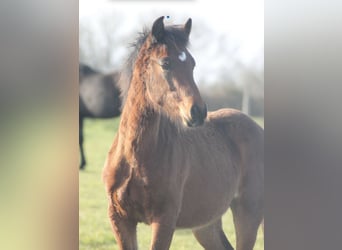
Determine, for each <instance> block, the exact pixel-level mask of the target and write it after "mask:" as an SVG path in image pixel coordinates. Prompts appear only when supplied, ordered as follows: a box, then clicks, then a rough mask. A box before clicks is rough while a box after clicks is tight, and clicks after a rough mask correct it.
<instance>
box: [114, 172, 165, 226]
mask: <svg viewBox="0 0 342 250" xmlns="http://www.w3.org/2000/svg"><path fill="white" fill-rule="evenodd" d="M141 172H143V173H141ZM141 172H139V173H134V174H133V175H132V176H131V178H130V179H129V180H127V182H126V184H125V185H123V186H122V187H120V188H119V189H118V190H117V193H118V195H119V197H120V198H119V205H120V207H121V208H122V209H123V210H124V211H125V213H127V215H128V216H129V217H131V218H133V219H134V220H137V221H139V222H144V223H147V224H150V223H151V222H152V218H153V217H154V216H155V214H156V213H157V212H158V211H159V210H160V209H161V208H160V204H161V203H162V199H163V198H164V197H165V195H166V193H167V192H165V190H166V188H167V186H168V185H169V184H168V183H166V181H165V180H164V181H163V178H162V177H161V175H159V174H158V172H159V171H156V172H155V173H154V175H150V173H145V171H141Z"/></svg>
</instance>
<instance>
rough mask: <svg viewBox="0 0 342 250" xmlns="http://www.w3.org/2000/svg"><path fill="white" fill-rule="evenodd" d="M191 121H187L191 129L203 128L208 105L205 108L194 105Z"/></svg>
mask: <svg viewBox="0 0 342 250" xmlns="http://www.w3.org/2000/svg"><path fill="white" fill-rule="evenodd" d="M190 114H191V119H190V120H188V121H187V125H188V126H189V127H197V126H201V125H203V123H204V120H205V118H206V117H207V105H204V108H202V109H201V108H200V107H199V106H198V105H196V104H194V105H193V106H192V107H191V110H190Z"/></svg>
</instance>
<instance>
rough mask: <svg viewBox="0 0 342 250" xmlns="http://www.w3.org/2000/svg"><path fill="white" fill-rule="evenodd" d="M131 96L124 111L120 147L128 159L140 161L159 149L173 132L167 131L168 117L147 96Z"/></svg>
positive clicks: (120, 128) (120, 130)
mask: <svg viewBox="0 0 342 250" xmlns="http://www.w3.org/2000/svg"><path fill="white" fill-rule="evenodd" d="M140 94H141V93H140ZM131 97H132V98H128V99H127V101H126V104H125V106H124V109H123V112H122V117H121V123H120V127H119V144H120V146H119V147H120V150H123V151H124V152H123V153H124V155H125V157H126V158H128V160H132V161H136V160H138V161H139V159H146V158H148V156H149V155H150V154H153V153H154V152H155V151H156V150H158V148H159V147H160V145H159V144H160V142H161V141H162V140H167V138H166V137H171V134H169V133H167V132H166V131H165V130H169V127H168V124H167V122H166V121H165V119H166V118H165V117H163V116H162V115H161V114H160V113H159V112H158V111H157V110H156V109H155V108H153V105H151V104H150V103H149V102H148V101H147V99H146V97H143V96H140V97H139V96H136V95H131ZM161 137H162V138H161Z"/></svg>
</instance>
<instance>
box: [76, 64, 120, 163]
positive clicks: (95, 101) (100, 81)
mask: <svg viewBox="0 0 342 250" xmlns="http://www.w3.org/2000/svg"><path fill="white" fill-rule="evenodd" d="M118 78H119V73H117V72H113V73H109V74H103V73H100V72H98V71H96V70H94V69H93V68H91V67H90V66H88V65H85V64H82V63H80V64H79V116H78V117H79V145H80V154H81V162H80V169H84V168H85V165H86V158H85V155H84V150H83V142H84V136H83V123H84V118H112V117H116V116H119V115H120V113H121V100H120V89H119V87H118V85H117V82H118Z"/></svg>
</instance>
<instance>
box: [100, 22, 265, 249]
mask: <svg viewBox="0 0 342 250" xmlns="http://www.w3.org/2000/svg"><path fill="white" fill-rule="evenodd" d="M190 28H191V20H189V21H188V22H187V23H186V25H185V26H184V27H179V26H177V27H171V28H168V29H164V26H163V23H162V18H159V19H157V20H156V22H155V23H154V25H153V27H152V32H151V33H146V34H145V35H144V36H143V37H142V38H141V39H140V42H139V43H138V46H137V52H139V53H136V54H135V56H134V57H133V58H131V61H130V63H129V64H131V65H132V69H131V72H129V75H130V76H129V77H127V78H126V80H128V81H129V82H130V84H129V88H127V93H126V98H125V99H126V101H125V105H124V108H123V113H122V116H121V123H120V126H119V131H118V133H117V136H116V138H115V140H114V143H113V145H112V148H111V150H110V152H109V154H108V158H107V161H106V164H105V168H104V172H103V177H104V181H105V184H106V190H107V193H108V197H109V216H110V219H111V223H112V227H113V231H114V234H115V237H116V239H117V242H118V245H119V247H120V249H126V250H128V249H132V250H133V249H137V241H136V225H137V223H138V222H145V223H147V224H150V225H152V234H153V235H152V240H151V249H153V250H164V249H168V248H169V246H170V244H171V239H172V235H173V232H174V230H175V229H176V228H191V229H192V230H193V232H194V235H195V237H196V238H197V240H198V241H199V243H200V244H201V245H202V246H203V247H204V248H205V249H210V250H216V249H218V250H221V249H222V250H223V249H233V248H232V246H231V245H230V243H229V241H228V240H227V238H226V237H225V235H224V232H223V230H222V225H221V217H222V215H223V214H224V213H225V212H226V210H227V209H228V208H229V207H231V208H232V211H233V216H234V223H235V227H236V232H237V250H252V249H253V246H254V243H255V239H256V233H257V229H258V227H259V224H260V223H261V221H262V218H263V130H262V129H261V128H260V127H259V126H258V125H257V124H256V123H255V122H254V121H253V120H251V119H250V118H249V117H247V116H246V115H243V114H242V113H240V112H239V111H237V110H231V109H223V110H219V111H216V112H212V113H209V114H208V117H207V111H206V108H205V104H204V103H203V101H202V99H201V97H200V95H199V92H198V90H197V87H196V85H195V83H194V81H193V78H192V74H191V75H190V74H187V73H186V71H185V69H188V70H189V68H190V70H189V71H190V72H191V73H192V71H191V66H193V64H194V61H193V58H192V57H191V55H190V54H189V53H188V52H187V50H186V48H185V44H186V42H187V40H184V39H183V40H182V38H184V37H185V38H186V36H188V35H189V33H190ZM177 32H183V33H184V34H179V33H177ZM161 34H162V35H161ZM165 37H166V38H165ZM169 39H170V40H169ZM179 41H180V42H179ZM165 48H166V50H165ZM175 48H176V49H177V50H176V52H177V53H179V56H178V59H179V60H180V62H179V61H177V56H176V57H173V55H172V52H174V49H175ZM154 53H155V54H154ZM163 53H164V54H163ZM184 54H185V56H184ZM165 55H166V56H167V57H166V59H167V63H166V64H167V65H166V66H165V62H164V61H165V60H166V59H165ZM176 55H178V54H176ZM157 58H161V60H160V61H158V60H157ZM184 58H185V59H184ZM153 61H157V62H159V63H158V65H154V64H153V63H152V64H151V62H153ZM170 62H171V63H172V65H173V66H172V68H170V67H168V66H169V64H170ZM179 66H180V67H179ZM153 67H155V68H153ZM159 67H161V68H162V70H160V69H159ZM171 70H172V75H171V74H169V73H170V71H171ZM182 70H183V71H182ZM179 71H180V72H181V74H180V73H179ZM163 72H164V74H163ZM158 73H160V74H159V75H158Z"/></svg>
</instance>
